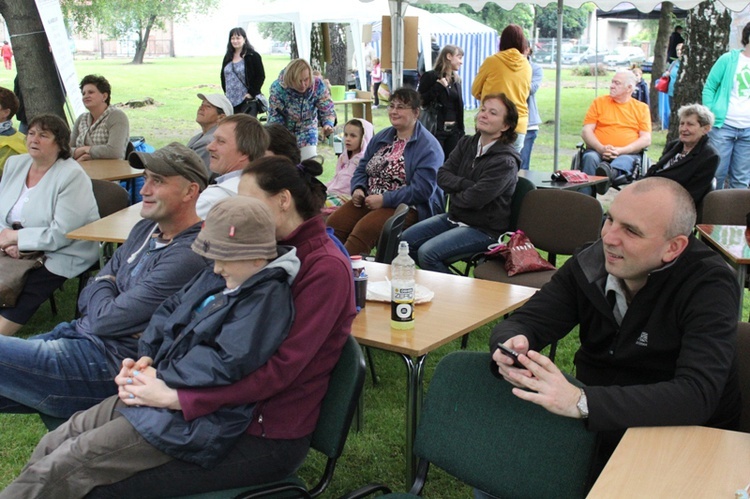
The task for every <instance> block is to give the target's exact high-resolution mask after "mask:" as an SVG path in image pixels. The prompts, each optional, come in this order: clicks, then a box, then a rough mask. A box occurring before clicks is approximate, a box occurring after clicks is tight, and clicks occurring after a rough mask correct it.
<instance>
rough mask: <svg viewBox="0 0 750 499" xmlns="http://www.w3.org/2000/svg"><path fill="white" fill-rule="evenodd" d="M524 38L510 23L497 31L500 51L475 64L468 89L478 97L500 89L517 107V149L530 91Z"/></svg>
mask: <svg viewBox="0 0 750 499" xmlns="http://www.w3.org/2000/svg"><path fill="white" fill-rule="evenodd" d="M527 46H528V42H527V41H526V37H525V36H524V35H523V29H521V27H520V26H518V25H515V24H510V25H508V27H506V28H505V29H504V30H503V32H502V34H501V35H500V51H499V52H497V53H496V54H493V55H491V56H489V57H488V58H487V59H485V60H484V62H483V63H482V66H481V67H480V68H479V73H477V76H476V78H474V84H473V85H472V86H471V93H472V94H473V95H474V97H476V98H477V99H479V100H480V101H481V100H482V97H483V96H485V95H487V94H499V93H504V94H505V95H506V96H507V97H508V98H509V99H510V100H511V101H512V102H513V104H515V105H516V108H517V109H518V125H517V126H516V132H517V133H518V138H517V139H516V142H515V143H514V144H513V147H514V148H515V149H516V150H517V151H518V152H521V149H522V148H523V140H524V138H525V137H526V126H527V125H528V123H529V107H528V105H527V104H526V100H527V99H528V98H529V92H530V91H531V64H529V61H528V60H527V59H526V56H524V53H525V52H526V47H527Z"/></svg>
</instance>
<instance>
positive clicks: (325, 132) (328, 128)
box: [323, 125, 333, 137]
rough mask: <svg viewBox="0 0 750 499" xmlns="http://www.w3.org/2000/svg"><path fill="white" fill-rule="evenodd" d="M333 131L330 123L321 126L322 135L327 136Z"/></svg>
mask: <svg viewBox="0 0 750 499" xmlns="http://www.w3.org/2000/svg"><path fill="white" fill-rule="evenodd" d="M332 133H333V127H332V126H331V125H326V126H324V127H323V135H325V136H326V137H328V136H329V135H331V134H332Z"/></svg>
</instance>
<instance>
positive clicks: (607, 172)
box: [594, 161, 613, 196]
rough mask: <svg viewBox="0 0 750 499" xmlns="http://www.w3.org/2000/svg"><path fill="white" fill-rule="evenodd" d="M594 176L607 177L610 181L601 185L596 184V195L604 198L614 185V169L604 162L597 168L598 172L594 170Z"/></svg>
mask: <svg viewBox="0 0 750 499" xmlns="http://www.w3.org/2000/svg"><path fill="white" fill-rule="evenodd" d="M594 174H595V175H596V176H597V177H607V178H608V179H609V180H608V181H607V182H601V183H599V184H596V185H595V186H594V187H595V188H596V193H597V194H599V195H601V196H603V195H605V194H606V193H607V191H608V190H609V186H610V184H611V183H612V180H613V179H612V168H611V167H610V166H609V164H607V163H605V162H604V161H602V162H601V163H599V165H598V166H597V167H596V170H594Z"/></svg>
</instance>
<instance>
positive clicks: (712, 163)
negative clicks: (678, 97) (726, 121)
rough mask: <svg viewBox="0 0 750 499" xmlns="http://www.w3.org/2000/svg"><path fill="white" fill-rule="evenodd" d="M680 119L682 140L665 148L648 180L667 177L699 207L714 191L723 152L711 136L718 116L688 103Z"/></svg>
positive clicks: (682, 108) (699, 106)
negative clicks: (720, 152)
mask: <svg viewBox="0 0 750 499" xmlns="http://www.w3.org/2000/svg"><path fill="white" fill-rule="evenodd" d="M677 117H678V118H679V120H680V126H679V129H678V130H679V137H678V139H677V140H673V141H672V142H670V143H668V144H667V145H666V146H665V147H664V153H663V154H662V155H661V158H659V161H658V162H657V163H656V164H654V165H652V166H651V168H649V169H648V171H647V172H646V175H645V176H644V177H665V178H669V179H672V180H674V181H675V182H677V183H678V184H680V185H682V186H683V187H684V188H685V189H687V191H688V192H689V193H690V195H691V196H692V197H693V201H695V204H696V206H697V205H698V203H700V202H701V200H703V197H704V196H705V195H706V194H708V193H709V191H710V190H711V182H712V181H713V178H714V174H716V168H718V166H719V161H720V158H719V153H718V152H717V151H716V149H715V148H714V147H713V146H712V145H711V143H710V141H709V138H708V133H709V131H711V127H712V126H713V124H714V114H713V113H712V112H711V110H710V109H708V108H707V107H706V106H702V105H700V104H688V105H685V106H682V107H681V108H680V109H678V110H677Z"/></svg>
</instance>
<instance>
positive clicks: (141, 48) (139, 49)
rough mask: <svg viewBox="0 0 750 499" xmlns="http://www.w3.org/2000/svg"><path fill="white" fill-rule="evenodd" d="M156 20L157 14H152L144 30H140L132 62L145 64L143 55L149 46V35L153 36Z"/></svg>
mask: <svg viewBox="0 0 750 499" xmlns="http://www.w3.org/2000/svg"><path fill="white" fill-rule="evenodd" d="M155 22H156V16H155V15H152V16H151V17H149V18H148V23H147V24H146V29H145V30H144V32H143V33H141V32H138V41H137V42H135V55H134V56H133V61H132V63H131V64H143V56H145V55H146V49H147V48H148V37H149V36H151V28H153V27H154V23H155Z"/></svg>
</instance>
